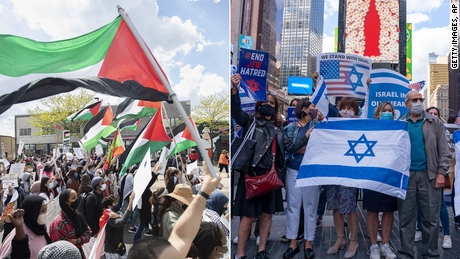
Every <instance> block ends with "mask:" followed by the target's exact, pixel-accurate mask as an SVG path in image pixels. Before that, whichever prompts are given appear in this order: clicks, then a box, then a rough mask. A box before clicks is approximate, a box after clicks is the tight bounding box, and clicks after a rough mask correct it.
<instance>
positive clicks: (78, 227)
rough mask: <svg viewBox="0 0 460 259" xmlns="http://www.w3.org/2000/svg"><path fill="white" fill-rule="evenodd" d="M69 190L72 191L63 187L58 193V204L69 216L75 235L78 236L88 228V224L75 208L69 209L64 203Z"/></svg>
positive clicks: (67, 197)
mask: <svg viewBox="0 0 460 259" xmlns="http://www.w3.org/2000/svg"><path fill="white" fill-rule="evenodd" d="M71 191H73V189H65V190H64V191H62V192H61V194H60V195H59V206H61V209H62V211H63V212H64V213H65V214H66V215H67V217H69V220H70V223H72V226H73V228H74V229H75V234H76V236H77V237H80V236H81V235H82V234H83V233H84V232H85V231H86V230H87V229H88V225H87V224H86V221H85V218H84V217H83V215H81V214H80V212H78V210H77V209H75V210H71V209H70V208H69V206H68V205H67V204H66V203H65V202H66V201H67V200H68V199H69V197H70V192H71ZM78 199H80V198H78Z"/></svg>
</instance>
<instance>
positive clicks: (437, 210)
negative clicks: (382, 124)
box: [231, 72, 460, 259]
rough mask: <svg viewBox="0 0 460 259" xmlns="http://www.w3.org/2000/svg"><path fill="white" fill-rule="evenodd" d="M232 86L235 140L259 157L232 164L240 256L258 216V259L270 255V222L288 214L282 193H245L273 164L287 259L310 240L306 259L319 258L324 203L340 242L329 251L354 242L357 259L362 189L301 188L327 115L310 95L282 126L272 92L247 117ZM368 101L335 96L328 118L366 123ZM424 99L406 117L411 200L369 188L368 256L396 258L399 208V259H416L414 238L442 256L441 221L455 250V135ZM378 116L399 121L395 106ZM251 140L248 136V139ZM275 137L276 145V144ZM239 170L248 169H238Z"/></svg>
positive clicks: (408, 102)
mask: <svg viewBox="0 0 460 259" xmlns="http://www.w3.org/2000/svg"><path fill="white" fill-rule="evenodd" d="M317 78H318V73H316V72H315V73H314V75H313V81H314V85H316V80H317ZM231 82H232V95H231V117H232V119H233V120H234V123H236V124H234V125H233V126H234V129H233V130H234V135H233V136H234V137H235V136H237V137H239V138H240V139H241V140H242V143H243V144H241V145H248V148H247V149H246V150H250V148H252V146H251V145H253V146H254V147H253V150H254V151H253V153H249V156H250V158H248V159H240V160H238V159H235V160H234V161H233V160H232V174H239V180H238V184H237V190H236V191H235V196H234V207H233V210H232V214H233V216H239V217H240V221H239V225H238V231H237V232H234V233H232V238H233V243H234V244H236V245H237V251H236V253H234V254H235V257H234V258H235V259H239V258H243V259H246V258H247V257H246V255H245V252H246V251H245V247H246V243H247V242H248V239H249V236H250V234H251V227H252V223H253V221H254V220H255V219H256V218H257V224H256V233H255V234H256V236H257V239H256V245H257V246H258V252H257V254H256V259H265V258H269V254H268V252H267V250H266V243H267V238H268V236H269V234H270V227H271V221H272V220H271V217H272V215H273V214H275V213H276V212H281V211H284V209H285V208H284V206H283V199H282V196H281V189H276V190H274V191H269V192H267V193H264V194H262V195H260V196H257V197H255V198H247V197H248V196H247V192H249V191H251V192H252V190H248V188H247V185H245V184H246V183H247V181H248V179H250V178H253V177H255V176H259V177H260V176H264V175H265V174H267V175H268V173H267V172H270V167H271V165H272V163H274V166H275V168H276V170H277V172H278V175H279V178H280V179H281V180H283V183H284V187H285V189H286V200H287V207H286V212H287V216H286V234H285V235H284V236H283V237H282V241H284V242H290V243H289V247H288V249H287V250H286V251H285V252H284V254H283V258H284V259H289V258H293V257H294V256H295V255H296V254H298V253H299V252H300V251H301V249H300V246H299V244H298V243H300V242H302V241H303V240H305V244H304V249H303V254H304V258H306V259H311V258H315V252H314V251H313V246H312V243H313V241H314V239H315V232H316V226H317V225H318V224H320V222H321V220H322V216H323V214H324V210H325V208H326V204H327V209H328V210H331V211H332V215H333V220H334V226H335V232H336V237H337V239H336V240H335V242H334V243H333V246H331V247H330V248H329V249H328V250H327V254H328V255H332V254H336V253H338V252H339V251H340V250H342V249H345V248H346V246H347V244H348V247H347V250H346V252H345V254H344V258H353V257H355V255H356V252H357V249H358V242H357V241H358V235H357V232H358V225H359V221H358V213H357V206H358V205H357V197H358V195H357V192H359V189H357V188H352V187H347V186H341V185H340V186H339V185H334V186H313V187H300V188H296V187H295V185H296V178H297V174H298V172H299V167H300V165H301V162H302V158H303V156H304V153H305V149H306V147H307V146H308V140H309V137H310V134H311V133H312V132H313V131H314V127H315V125H317V124H318V123H320V122H322V121H323V120H324V115H323V114H321V112H320V111H319V110H318V109H317V108H316V107H315V105H314V104H313V103H312V102H310V100H309V99H308V98H303V99H295V100H293V102H292V103H291V106H295V116H296V117H297V119H298V121H297V122H292V123H290V124H287V123H284V125H283V120H282V116H281V113H280V112H281V111H280V106H279V101H278V99H277V98H276V96H274V95H272V94H270V93H268V94H267V101H265V102H264V101H257V102H256V105H255V113H254V114H250V113H246V112H244V111H243V110H242V108H241V101H240V97H239V94H238V92H239V91H238V86H239V83H240V82H241V76H240V75H239V74H235V75H233V76H232V78H231ZM370 83H371V80H370V79H368V81H367V85H368V87H369V85H370ZM366 101H367V99H366V100H365V101H363V102H361V103H358V100H356V99H355V98H352V97H343V98H337V104H336V105H333V104H332V103H330V104H329V117H345V118H360V117H361V118H367V114H366V113H367V109H366V107H367V105H366V103H365V102H366ZM423 101H424V98H423V97H422V96H421V94H420V93H419V92H417V91H410V92H409V93H408V94H407V95H406V99H405V106H406V107H407V108H408V109H409V112H408V113H407V114H406V115H404V116H402V117H401V118H400V120H403V121H406V123H407V124H408V133H409V138H410V142H411V154H410V158H411V163H410V178H409V183H408V187H407V196H406V199H405V200H402V199H398V198H395V197H393V196H389V195H386V194H382V193H379V192H376V191H372V190H367V189H364V191H363V192H364V193H363V209H364V210H366V211H367V215H366V224H367V231H368V236H369V238H370V241H371V242H370V244H371V246H370V247H369V250H368V254H369V258H371V259H378V258H380V257H381V256H384V257H385V258H387V259H394V258H397V255H396V254H397V252H396V251H395V250H393V249H392V248H391V247H390V246H389V241H390V235H391V232H392V228H393V223H394V212H395V211H397V210H399V225H400V231H399V236H400V240H401V248H400V249H399V258H414V257H413V256H414V255H413V247H414V241H415V242H416V241H420V240H421V241H422V247H423V251H422V254H423V255H424V256H426V257H429V258H439V251H438V234H439V221H440V219H441V223H442V226H443V229H444V239H443V243H442V247H443V248H445V249H448V248H451V247H452V242H451V238H450V232H449V219H448V213H447V209H446V207H445V203H444V199H443V193H442V190H443V186H444V179H445V176H446V174H448V172H449V168H450V165H449V159H450V158H451V154H450V151H449V150H448V144H447V143H448V139H447V140H446V136H447V137H448V138H449V136H450V135H449V133H448V131H446V129H445V128H444V125H443V122H442V121H441V119H440V116H439V115H440V114H439V110H438V109H437V108H435V107H432V108H429V109H427V110H426V111H425V110H424V109H423ZM373 117H374V119H382V120H394V119H395V108H394V107H393V105H392V104H391V103H390V102H381V103H380V104H379V105H378V106H377V107H376V109H375V111H374V114H373ZM283 126H284V127H283ZM254 129H255V130H254ZM283 129H284V130H283ZM248 135H250V137H249V138H248V140H246V138H247V136H248ZM274 138H275V139H276V140H275V141H273V142H272V140H273V139H274ZM243 139H245V140H244V141H243ZM251 142H252V143H251ZM254 142H255V143H254ZM272 143H273V144H272ZM275 144H276V154H275V153H274V154H273V155H272V145H275ZM235 147H238V146H235ZM232 148H234V146H233V145H232ZM240 150H245V149H243V148H240V149H239V152H242V151H240ZM232 152H233V150H232ZM238 155H239V154H238ZM245 155H246V156H247V155H248V154H245ZM273 156H275V157H273ZM240 161H244V163H246V164H245V165H243V166H242V165H240V164H238V163H240ZM244 166H245V167H244ZM233 168H244V169H245V170H243V169H241V170H240V169H238V170H237V171H235V170H233ZM417 211H418V213H417ZM382 213H383V214H382ZM379 214H380V215H381V217H379V216H380V215H379ZM416 214H418V215H419V224H418V226H417V229H416V221H417V217H416V216H414V215H416ZM345 215H348V222H346V221H345ZM456 222H457V219H456ZM459 222H460V221H459ZM346 225H348V227H349V229H350V235H349V236H346V235H345V234H344V226H346ZM459 225H460V224H459ZM379 226H381V232H382V234H381V235H380V233H379V232H378V229H379ZM419 231H420V232H419ZM347 239H348V242H347ZM378 242H380V244H379V243H378Z"/></svg>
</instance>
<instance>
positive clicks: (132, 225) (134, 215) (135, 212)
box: [129, 206, 139, 228]
mask: <svg viewBox="0 0 460 259" xmlns="http://www.w3.org/2000/svg"><path fill="white" fill-rule="evenodd" d="M133 211H134V212H133V213H132V214H131V217H130V218H129V219H130V220H131V228H134V226H135V225H136V219H137V216H139V210H138V209H137V206H136V207H135V208H134V209H133Z"/></svg>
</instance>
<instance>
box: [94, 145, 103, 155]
mask: <svg viewBox="0 0 460 259" xmlns="http://www.w3.org/2000/svg"><path fill="white" fill-rule="evenodd" d="M102 154H104V150H103V149H102V146H101V145H99V144H98V145H97V146H96V155H98V156H102Z"/></svg>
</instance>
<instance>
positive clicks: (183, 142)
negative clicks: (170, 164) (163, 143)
mask: <svg viewBox="0 0 460 259" xmlns="http://www.w3.org/2000/svg"><path fill="white" fill-rule="evenodd" d="M190 121H191V122H192V124H193V127H194V128H195V131H197V129H196V125H195V122H194V121H193V119H192V118H190ZM197 132H198V131H197ZM174 140H175V142H176V143H174V141H173V142H171V146H170V147H169V155H168V157H170V156H172V155H174V154H176V153H178V152H182V151H184V150H186V149H188V148H191V147H194V146H196V142H195V140H194V139H193V137H192V134H191V133H190V130H189V129H188V128H187V127H185V129H184V131H182V132H180V133H178V134H177V135H175V136H174ZM176 144H177V146H176Z"/></svg>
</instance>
